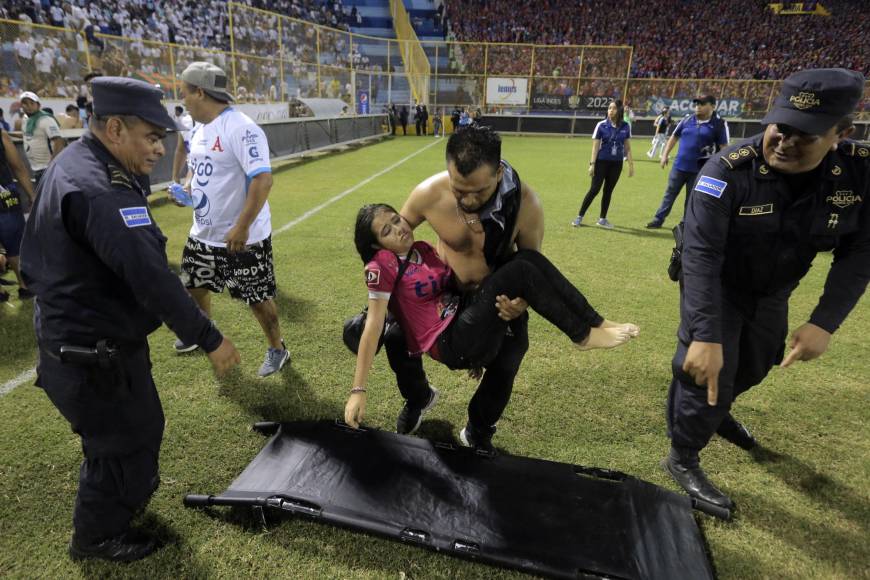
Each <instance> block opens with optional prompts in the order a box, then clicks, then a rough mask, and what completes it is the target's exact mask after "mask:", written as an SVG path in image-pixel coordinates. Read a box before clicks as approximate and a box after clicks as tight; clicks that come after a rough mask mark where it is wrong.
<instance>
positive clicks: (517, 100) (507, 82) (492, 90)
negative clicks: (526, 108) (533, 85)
mask: <svg viewBox="0 0 870 580" xmlns="http://www.w3.org/2000/svg"><path fill="white" fill-rule="evenodd" d="M528 98H529V79H526V78H519V77H510V78H501V77H489V78H488V79H486V104H487V105H525V104H526V102H527V101H528Z"/></svg>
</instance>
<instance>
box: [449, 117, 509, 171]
mask: <svg viewBox="0 0 870 580" xmlns="http://www.w3.org/2000/svg"><path fill="white" fill-rule="evenodd" d="M447 161H448V162H450V161H452V162H453V164H454V165H456V170H457V171H459V173H460V174H461V175H463V176H468V175H471V173H473V172H474V171H475V170H476V169H477V168H478V167H480V166H481V165H489V166H491V167H492V170H493V172H495V171H497V170H498V167H499V165H500V164H501V137H499V135H498V133H496V132H495V131H494V130H493V129H492V128H491V127H486V126H481V125H470V126H467V127H462V128H460V129H459V130H457V131H456V132H455V133H453V135H451V136H450V139H448V140H447Z"/></svg>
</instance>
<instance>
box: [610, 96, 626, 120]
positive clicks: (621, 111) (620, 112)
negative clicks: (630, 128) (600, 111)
mask: <svg viewBox="0 0 870 580" xmlns="http://www.w3.org/2000/svg"><path fill="white" fill-rule="evenodd" d="M610 103H614V104H615V105H616V114H617V117H616V124H617V125H622V123H623V122H624V121H625V105H623V104H622V101H621V100H620V99H610ZM610 103H607V106H608V108H609V107H610ZM607 120H608V121H609V120H610V115H608V116H607Z"/></svg>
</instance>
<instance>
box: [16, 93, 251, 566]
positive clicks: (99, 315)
mask: <svg viewBox="0 0 870 580" xmlns="http://www.w3.org/2000/svg"><path fill="white" fill-rule="evenodd" d="M92 90H93V97H94V117H93V119H92V121H91V130H90V131H89V132H87V133H85V135H84V136H83V137H82V138H81V139H80V140H78V141H76V142H75V143H73V144H72V145H70V146H68V147H67V148H65V149H64V150H63V152H62V153H61V154H60V155H58V157H57V158H56V159H55V160H54V162H53V163H52V164H51V165H50V166H49V168H48V170H47V172H46V174H45V176H44V177H43V179H42V180H41V182H40V184H39V188H38V191H37V199H36V203H35V205H34V208H33V211H32V213H31V215H30V219H29V220H28V222H27V226H26V228H25V233H24V241H23V244H22V246H23V247H22V271H23V276H24V278H25V280H26V282H27V283H28V285H29V286H30V288H31V289H32V290H33V291H34V293H35V294H36V304H35V309H34V324H35V327H36V337H37V342H38V345H39V362H38V365H37V373H38V378H37V382H36V384H37V386H40V387H42V388H43V389H44V390H45V393H46V394H47V395H48V397H49V399H51V402H52V403H53V404H54V405H55V406H56V407H57V408H58V410H59V411H60V412H61V414H62V415H63V416H64V417H65V418H66V419H67V420H68V421H69V422H70V424H71V426H72V429H73V431H74V432H76V433H77V434H79V435H80V436H81V438H82V449H83V452H84V457H85V459H84V461H83V463H82V465H81V470H80V477H79V490H78V494H77V496H76V503H75V510H74V514H73V528H74V534H73V537H72V540H71V542H70V546H69V552H70V555H71V556H72V557H73V558H75V559H82V558H103V559H107V560H117V561H129V560H136V559H139V558H143V557H145V556H147V555H148V554H150V553H151V552H153V551H154V550H155V549H156V542H155V540H154V539H153V538H151V537H150V536H149V535H147V534H146V533H144V532H141V531H137V530H134V529H131V527H130V522H131V520H132V518H133V517H134V515H135V514H136V513H137V512H138V511H140V510H141V509H142V508H144V506H145V504H146V503H147V502H148V499H149V498H150V497H151V495H152V494H153V493H154V491H155V490H156V489H157V485H158V482H159V476H158V467H157V465H158V461H157V460H158V454H159V451H160V443H161V440H162V438H163V424H164V417H163V409H162V407H161V404H160V399H159V397H158V394H157V390H156V388H155V386H154V381H153V379H152V377H151V361H150V359H149V352H148V342H147V340H146V338H147V336H148V335H149V334H150V333H151V332H153V331H154V330H156V329H157V328H158V327H159V326H160V324H161V322H165V323H166V324H167V325H168V326H169V327H170V328H171V329H172V330H173V332H175V333H176V334H177V335H178V336H179V337H180V338H181V339H182V340H184V341H185V342H187V343H189V344H194V343H195V344H199V345H201V346H203V348H205V350H206V351H207V352H208V353H209V355H208V356H209V358H210V359H211V363H212V365H213V366H214V367H215V370H216V371H217V372H219V373H220V372H223V371H226V370H227V369H229V368H231V367H232V366H234V365H235V364H237V363H238V362H239V354H238V352H237V351H236V349H235V347H234V346H233V344H232V342H230V341H229V340H228V339H226V338H224V337H223V336H222V335H221V333H220V332H218V330H217V329H216V328H215V327H214V326H213V325H212V323H211V322H210V321H209V319H208V317H207V316H206V315H205V314H203V313H202V311H201V310H200V309H199V308H198V307H197V306H196V304H195V303H194V302H193V299H191V297H190V295H189V294H188V293H187V291H186V290H185V289H184V287H183V286H182V284H181V282H180V280H179V278H178V276H177V275H176V274H175V273H173V272H172V271H171V270H170V269H169V265H168V263H167V260H166V251H165V245H166V238H165V237H163V234H162V233H161V232H160V229H159V228H158V227H157V224H156V223H154V218H153V216H152V215H151V212H150V210H149V208H148V202H147V200H146V198H145V196H146V195H147V194H148V193H149V182H148V174H150V173H151V171H152V169H153V168H154V165H155V164H156V163H157V161H158V160H159V159H160V157H162V156H163V154H164V152H165V150H164V147H163V138H164V137H165V135H166V130H167V128H174V127H175V123H174V121H173V120H172V118H171V117H170V116H169V115H168V114H167V112H166V110H165V109H164V108H163V105H162V104H161V102H160V99H161V98H162V92H161V91H160V90H158V89H156V88H154V87H152V86H151V85H149V84H147V83H144V82H142V81H137V80H133V79H126V78H116V77H100V78H97V79H94V81H93V85H92Z"/></svg>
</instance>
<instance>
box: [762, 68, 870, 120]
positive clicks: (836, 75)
mask: <svg viewBox="0 0 870 580" xmlns="http://www.w3.org/2000/svg"><path fill="white" fill-rule="evenodd" d="M863 95H864V75H862V74H861V73H859V72H855V71H853V70H848V69H845V68H816V69H806V70H802V71H800V72H796V73H794V74H793V75H791V76H789V77H788V78H787V79H785V80H784V81H783V83H782V90H781V91H780V93H779V96H778V97H776V101H774V103H773V108H772V109H771V110H770V112H769V113H767V115H766V116H765V117H764V119H762V120H761V122H762V124H765V125H773V124H782V125H789V126H790V127H794V128H795V129H797V130H799V131H803V132H804V133H809V134H810V135H822V134H824V133H827V132H828V130H829V129H830V128H831V127H833V126H834V125H836V124H837V123H838V122H839V121H840V120H841V119H842V118H843V117H845V116H846V115H850V114H852V113H854V112H855V108H856V107H857V106H858V103H860V102H861V98H862V96H863Z"/></svg>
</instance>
